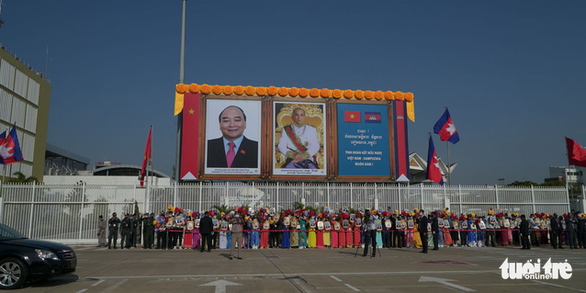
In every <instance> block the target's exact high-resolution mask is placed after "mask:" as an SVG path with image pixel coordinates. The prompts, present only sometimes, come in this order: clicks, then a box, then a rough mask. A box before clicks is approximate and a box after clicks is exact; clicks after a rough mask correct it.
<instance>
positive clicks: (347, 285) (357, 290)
mask: <svg viewBox="0 0 586 293" xmlns="http://www.w3.org/2000/svg"><path fill="white" fill-rule="evenodd" d="M344 285H346V287H348V288H350V289H352V290H354V291H356V292H360V290H359V289H358V288H356V287H354V286H352V285H350V284H344Z"/></svg>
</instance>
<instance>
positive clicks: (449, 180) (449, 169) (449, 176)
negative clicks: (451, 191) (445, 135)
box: [446, 140, 452, 186]
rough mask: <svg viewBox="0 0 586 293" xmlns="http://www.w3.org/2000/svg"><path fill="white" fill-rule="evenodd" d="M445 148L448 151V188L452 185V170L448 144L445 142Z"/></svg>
mask: <svg viewBox="0 0 586 293" xmlns="http://www.w3.org/2000/svg"><path fill="white" fill-rule="evenodd" d="M446 147H447V150H448V186H451V185H452V170H451V168H450V142H449V141H447V140H446Z"/></svg>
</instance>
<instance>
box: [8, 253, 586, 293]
mask: <svg viewBox="0 0 586 293" xmlns="http://www.w3.org/2000/svg"><path fill="white" fill-rule="evenodd" d="M74 249H75V251H76V254H77V258H78V264H77V270H76V272H74V273H73V274H69V275H64V276H61V277H57V278H53V279H49V280H46V281H41V282H35V283H27V284H26V285H25V287H24V288H22V289H18V290H16V291H15V292H74V293H92V292H307V293H309V292H332V293H334V292H335V293H340V292H434V291H435V290H438V289H439V290H443V291H444V292H531V293H539V292H548V293H550V292H586V249H568V248H566V249H555V250H554V249H552V248H551V246H545V247H544V246H541V247H532V248H531V249H530V250H522V249H520V248H518V247H514V246H509V247H496V248H492V247H490V248H488V247H483V248H471V247H450V248H440V249H439V250H438V251H433V250H429V253H428V254H423V253H419V252H420V249H415V248H402V249H398V248H384V249H379V250H377V251H379V252H380V253H377V255H376V257H370V255H368V256H367V257H362V248H360V249H358V253H356V252H357V249H355V248H344V249H276V248H275V249H260V250H242V251H241V252H240V255H241V256H242V258H243V259H241V260H239V259H233V260H230V258H229V256H230V252H229V250H212V252H203V253H202V252H199V251H194V250H156V249H152V250H149V249H142V248H134V249H130V250H128V249H116V250H114V249H112V250H108V249H107V248H98V247H90V246H74ZM549 259H551V261H550V262H551V263H566V262H567V263H568V264H569V265H570V266H571V268H570V271H571V274H572V275H571V277H570V278H569V279H564V278H562V277H561V276H558V278H557V279H554V278H551V279H510V278H509V279H504V278H503V274H502V271H501V269H500V267H501V265H502V264H503V262H505V260H507V262H508V263H509V264H511V263H522V264H525V263H527V262H530V263H533V264H534V267H535V264H540V266H541V267H543V266H544V265H545V264H546V263H547V261H548V260H549ZM538 260H539V263H538ZM514 265H515V264H513V265H512V266H514ZM520 266H521V265H520ZM537 267H539V266H537ZM558 267H559V266H558ZM566 268H567V267H566ZM539 274H540V275H541V276H542V277H543V270H542V271H540V273H539ZM534 275H535V274H534ZM429 290H433V291H429Z"/></svg>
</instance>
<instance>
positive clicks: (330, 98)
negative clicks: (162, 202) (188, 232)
mask: <svg viewBox="0 0 586 293" xmlns="http://www.w3.org/2000/svg"><path fill="white" fill-rule="evenodd" d="M175 114H176V115H178V114H179V115H181V116H180V119H181V121H182V132H181V142H182V143H181V166H180V170H181V179H182V180H183V181H189V180H214V179H222V180H287V181H289V180H304V181H305V180H348V181H351V180H357V181H395V180H400V181H408V180H409V174H408V171H405V170H408V169H409V166H408V160H406V157H405V156H408V142H407V121H406V119H405V118H406V117H405V116H406V115H408V116H409V117H412V115H413V95H412V94H411V93H407V94H404V93H401V92H395V93H393V92H390V91H387V92H382V91H378V92H372V91H366V92H363V91H359V90H357V91H351V90H346V91H340V90H333V91H332V90H328V89H322V90H318V89H310V90H309V89H304V88H301V89H297V88H285V87H281V88H276V87H269V88H265V87H251V86H248V87H240V86H239V87H231V86H208V85H202V86H199V85H196V84H191V85H177V91H176V105H175Z"/></svg>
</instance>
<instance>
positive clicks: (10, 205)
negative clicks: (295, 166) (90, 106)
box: [0, 182, 585, 241]
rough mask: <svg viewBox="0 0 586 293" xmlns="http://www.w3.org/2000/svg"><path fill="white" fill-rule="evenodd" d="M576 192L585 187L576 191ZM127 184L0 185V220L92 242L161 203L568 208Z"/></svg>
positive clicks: (342, 189)
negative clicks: (110, 224) (103, 224)
mask: <svg viewBox="0 0 586 293" xmlns="http://www.w3.org/2000/svg"><path fill="white" fill-rule="evenodd" d="M582 193H583V195H584V193H585V190H584V189H582ZM146 194H147V191H146V190H145V189H144V188H139V187H137V186H134V185H118V186H106V185H86V184H79V185H46V184H4V185H0V223H3V224H5V225H8V226H11V227H13V228H15V229H16V230H18V231H20V232H21V233H23V234H24V235H26V236H28V237H30V238H36V239H55V240H60V241H64V240H67V241H75V240H79V241H81V240H89V239H95V238H96V233H97V219H98V216H99V215H103V216H104V217H105V218H106V219H108V218H109V217H110V215H111V214H112V213H113V212H117V213H118V214H119V215H120V214H123V213H134V212H135V211H136V210H138V211H139V212H140V213H144V212H155V213H157V212H159V211H163V210H165V209H166V208H167V207H168V206H169V205H172V206H174V207H176V206H178V207H181V208H183V209H185V210H191V211H203V210H210V209H212V208H213V206H216V205H225V206H227V207H234V206H241V205H247V206H250V207H252V208H254V209H258V208H260V207H274V208H276V209H277V210H285V209H288V208H293V206H294V204H295V203H296V202H299V203H303V204H305V205H309V206H313V207H325V206H327V207H329V208H330V209H332V210H335V209H341V208H342V207H345V206H346V207H349V208H353V209H358V208H361V207H362V208H373V207H374V208H378V207H382V208H384V209H385V210H387V209H390V210H396V209H398V210H403V209H405V210H413V209H414V208H418V209H424V210H436V209H442V208H445V207H448V208H449V209H450V210H451V211H452V212H453V213H458V214H460V213H471V212H474V213H476V214H481V215H482V214H486V213H487V212H488V210H489V209H490V208H493V209H498V210H501V211H504V212H510V213H513V212H518V213H519V214H531V213H535V212H546V213H550V214H553V213H558V214H563V213H566V212H568V211H569V210H570V202H569V196H568V190H567V189H566V188H563V187H537V186H532V187H504V186H460V185H458V186H449V187H448V186H437V185H434V186H426V185H400V184H394V183H338V182H336V183H315V182H312V183H308V182H293V183H291V182H286V183H283V182H248V183H242V182H199V183H196V184H181V185H170V186H155V187H150V188H149V190H148V196H146Z"/></svg>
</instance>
